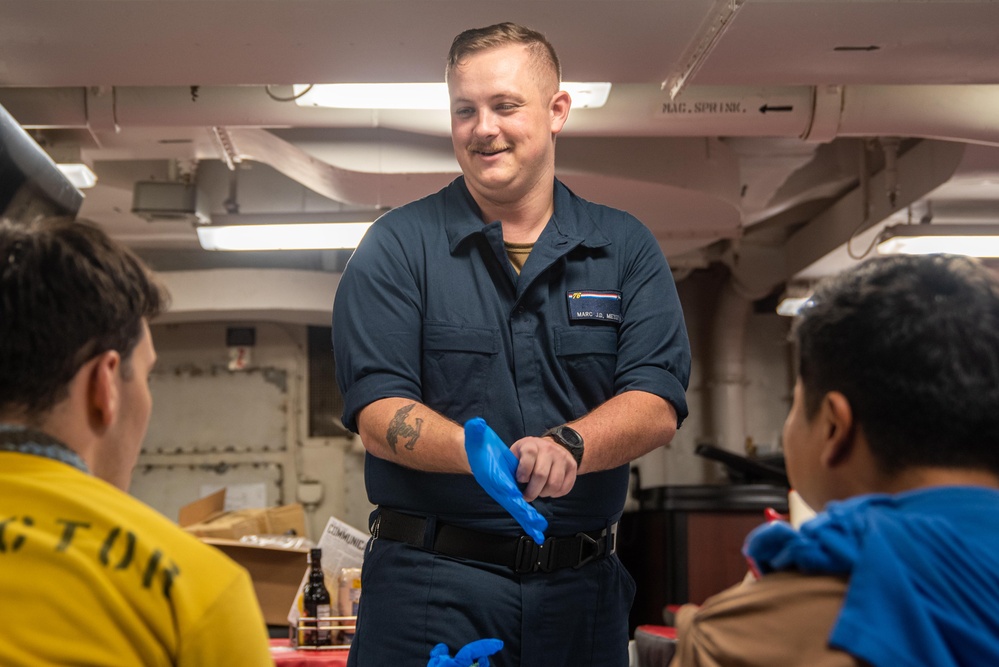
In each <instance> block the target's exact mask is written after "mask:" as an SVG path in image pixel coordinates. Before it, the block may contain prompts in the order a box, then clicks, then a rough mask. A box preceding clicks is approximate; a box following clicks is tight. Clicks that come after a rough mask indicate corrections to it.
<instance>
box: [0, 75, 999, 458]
mask: <svg viewBox="0 0 999 667" xmlns="http://www.w3.org/2000/svg"><path fill="white" fill-rule="evenodd" d="M109 103H110V106H109ZM0 104H2V105H3V106H5V107H6V108H7V109H8V110H9V111H10V112H11V113H12V114H13V115H14V116H15V118H17V119H18V121H19V122H20V123H21V124H22V125H24V126H26V127H43V128H53V127H78V128H87V129H89V130H91V132H94V133H96V134H97V135H99V134H100V133H101V132H106V131H108V130H109V129H112V128H116V127H170V126H175V127H176V126H180V127H197V126H204V127H214V126H219V127H225V128H227V129H228V130H229V132H230V134H231V135H232V136H233V137H234V140H235V145H236V147H237V151H238V152H239V153H240V154H241V155H243V156H245V157H246V158H247V159H252V160H257V161H260V162H264V163H267V164H270V165H271V166H273V167H274V168H276V169H278V170H279V171H283V172H284V173H286V175H288V176H290V177H292V178H294V179H295V180H298V181H299V182H302V183H303V184H304V185H306V186H307V187H310V188H311V189H314V190H316V191H317V192H320V193H322V194H327V195H328V196H330V197H331V198H334V199H339V200H341V201H348V202H351V203H358V204H366V205H386V204H388V205H391V204H392V203H394V202H390V201H386V200H385V198H384V197H383V196H382V194H381V193H383V192H387V191H393V192H398V193H402V194H401V195H400V196H402V199H404V200H409V199H411V198H414V195H415V194H423V193H425V192H428V191H430V190H431V189H433V188H432V187H428V186H429V183H424V182H423V178H424V177H426V178H431V179H433V178H435V177H437V178H439V177H440V175H432V174H425V175H420V176H421V178H419V179H414V176H413V175H412V174H385V173H363V172H355V171H349V170H345V169H339V168H336V167H333V166H332V165H328V164H326V163H323V162H320V161H319V160H316V159H315V158H312V157H311V156H308V155H307V154H306V153H305V152H304V151H301V149H299V148H297V147H295V146H293V145H292V144H289V143H288V142H285V141H283V140H282V139H279V138H277V137H274V136H273V135H270V134H269V133H266V132H264V131H263V130H259V129H249V128H266V127H281V126H311V127H386V128H392V129H398V130H404V131H410V132H417V133H424V134H431V135H446V134H447V116H446V114H441V113H440V112H433V111H421V112H412V111H373V110H332V109H304V108H300V107H297V106H295V105H294V104H287V103H285V104H282V103H278V102H275V101H273V100H271V99H269V98H268V97H267V96H266V95H264V94H263V92H262V89H261V87H259V86H257V87H252V86H246V87H219V88H203V89H201V90H200V91H199V95H198V96H197V101H194V100H192V96H191V94H190V91H189V90H188V89H185V88H141V87H135V88H127V87H126V88H116V89H113V90H112V91H110V95H109V91H108V90H107V89H86V90H82V89H78V88H77V89H70V88H56V89H28V88H6V89H0ZM997 112H999V85H925V86H909V85H906V86H869V85H846V86H835V85H821V86H794V87H759V88H757V87H696V86H693V87H689V88H687V89H685V90H684V92H683V94H682V95H680V96H679V97H678V98H677V99H676V100H669V99H668V97H667V96H666V95H665V94H664V93H662V92H661V91H659V90H655V91H654V92H653V91H651V90H650V87H649V86H644V85H636V84H626V85H615V86H614V89H613V91H612V94H611V98H610V100H609V101H608V104H607V106H606V107H605V108H604V109H602V110H587V111H586V112H585V113H579V114H577V115H576V116H574V118H573V122H572V123H571V124H570V126H569V127H568V128H567V130H566V132H565V134H570V135H571V134H575V135H598V136H604V137H613V136H636V137H640V136H645V137H649V136H663V137H667V136H687V137H718V136H729V137H754V136H755V137H783V138H798V139H803V140H805V141H808V142H815V143H823V142H829V141H832V140H833V139H835V138H837V137H884V136H892V137H911V138H924V139H938V140H945V141H952V142H963V143H975V144H985V145H994V146H999V124H996V123H995V122H994V119H995V116H996V113H997ZM417 181H418V182H417ZM687 186H688V187H689V184H687ZM414 190H418V191H419V192H418V193H414V192H413V191H414ZM363 199H366V200H365V201H361V200H363ZM750 303H751V301H750V300H749V298H747V297H746V296H744V295H741V294H739V293H738V292H737V291H736V290H735V289H734V287H733V285H731V284H730V285H729V286H727V287H726V289H725V291H724V292H723V293H722V294H721V297H720V301H719V304H718V308H717V312H716V314H715V323H716V324H715V332H716V333H715V336H714V339H713V340H712V348H713V349H712V358H713V359H714V360H715V362H714V364H715V365H714V367H713V368H712V369H711V373H710V375H711V383H712V385H711V401H712V404H713V412H714V415H715V418H714V420H713V421H714V423H715V425H716V426H715V429H714V430H715V437H716V438H717V440H718V443H717V444H718V445H719V446H722V447H725V448H727V449H730V450H732V451H736V452H741V453H744V452H742V450H743V448H744V442H745V433H746V425H745V405H744V397H743V392H744V386H745V372H744V345H745V342H744V333H745V327H746V322H747V318H748V316H749V313H750V311H751V309H750Z"/></svg>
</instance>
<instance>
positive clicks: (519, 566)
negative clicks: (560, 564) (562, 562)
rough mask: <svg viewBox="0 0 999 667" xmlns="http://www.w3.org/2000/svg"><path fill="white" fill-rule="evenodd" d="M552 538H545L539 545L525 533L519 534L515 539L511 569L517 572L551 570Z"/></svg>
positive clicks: (528, 572)
mask: <svg viewBox="0 0 999 667" xmlns="http://www.w3.org/2000/svg"><path fill="white" fill-rule="evenodd" d="M553 539H554V538H551V537H549V538H547V539H546V540H545V541H544V543H543V544H541V545H539V544H538V543H537V542H535V541H534V540H533V539H532V538H530V537H528V536H527V535H521V536H520V540H518V541H517V557H516V561H515V564H514V568H513V571H514V572H516V573H517V574H530V573H531V572H537V571H538V570H541V571H542V572H551V571H552V567H551V560H552V553H553V551H554V549H552V548H551V543H552V540H553Z"/></svg>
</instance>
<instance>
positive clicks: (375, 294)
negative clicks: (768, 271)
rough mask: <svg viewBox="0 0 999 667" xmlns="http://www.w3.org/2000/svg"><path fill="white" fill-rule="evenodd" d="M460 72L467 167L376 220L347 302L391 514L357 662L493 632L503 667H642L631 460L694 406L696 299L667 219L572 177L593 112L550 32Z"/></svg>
mask: <svg viewBox="0 0 999 667" xmlns="http://www.w3.org/2000/svg"><path fill="white" fill-rule="evenodd" d="M446 78H447V83H448V90H449V94H450V100H451V110H450V113H451V134H452V140H453V144H454V152H455V156H456V158H457V160H458V163H459V165H460V167H461V171H462V176H460V177H458V178H457V179H456V180H455V181H453V182H452V183H451V184H450V185H448V186H447V187H445V188H444V189H443V190H441V191H440V192H437V193H436V194H433V195H430V196H428V197H426V198H424V199H421V200H419V201H416V202H413V203H411V204H408V205H406V206H402V207H400V208H397V209H395V210H392V211H390V212H389V213H387V214H385V215H384V216H382V217H381V218H380V219H379V220H377V221H376V222H375V224H374V225H373V226H372V227H371V228H370V229H369V231H368V232H367V234H366V235H365V237H364V239H363V240H362V242H361V243H360V245H359V246H358V248H357V250H356V251H355V252H354V254H353V256H352V257H351V259H350V261H349V262H348V264H347V267H346V269H345V271H344V273H343V276H342V277H341V280H340V283H339V286H338V289H337V294H336V299H335V303H334V308H333V348H334V354H335V358H336V374H337V381H338V384H339V386H340V389H341V391H342V393H343V396H344V405H345V407H344V413H343V421H344V423H345V424H346V425H347V427H348V428H350V429H351V430H353V431H355V432H357V433H358V434H359V435H360V437H361V441H362V442H363V444H364V447H365V449H366V451H367V454H366V463H365V478H366V486H367V491H368V496H369V499H370V500H371V502H372V503H374V504H376V505H377V506H378V507H377V509H376V510H375V512H374V513H373V514H372V519H371V530H372V540H371V542H370V545H369V549H368V552H367V554H366V556H365V561H364V568H363V572H362V590H363V594H362V598H361V603H360V609H359V618H358V623H357V631H356V635H355V638H354V641H353V644H352V646H351V653H350V658H349V660H350V664H351V665H368V666H379V665H388V664H407V663H406V662H405V661H406V660H416V659H418V658H420V657H423V658H424V659H425V658H426V657H427V656H429V653H430V651H431V649H433V648H434V647H435V646H436V645H437V644H438V643H444V644H446V645H447V646H449V647H450V648H451V649H452V650H455V649H457V648H459V647H461V646H464V645H466V644H468V643H469V642H472V641H475V640H478V639H480V638H486V637H489V638H496V639H499V640H501V641H503V642H504V648H503V649H502V650H501V651H500V652H499V653H497V654H496V655H495V656H493V657H492V658H491V659H490V660H491V663H490V664H494V665H500V666H501V667H503V666H509V665H525V666H526V665H548V666H550V665H568V664H595V665H601V666H602V667H614V666H617V665H620V666H622V667H623V666H624V665H627V664H628V654H627V643H628V611H629V608H630V605H631V601H632V598H633V595H634V581H633V580H632V579H631V577H630V576H629V575H628V573H627V572H626V571H625V569H624V568H623V566H622V565H621V563H620V561H619V560H618V558H617V556H616V555H615V554H614V549H615V543H614V539H615V534H616V523H617V521H618V519H619V518H620V515H621V512H622V509H623V505H624V501H625V496H626V493H627V486H628V477H629V474H628V468H629V462H631V461H632V460H634V459H636V458H638V457H640V456H642V455H643V454H646V453H648V452H649V451H651V450H653V449H655V448H657V447H661V446H664V445H666V444H668V443H669V442H670V440H671V439H672V437H673V435H674V433H675V432H676V429H677V428H678V427H679V425H680V423H681V422H682V421H683V419H684V417H685V416H686V414H687V406H686V400H685V396H684V393H685V390H686V386H687V381H688V377H689V372H690V348H689V343H688V340H687V333H686V329H685V325H684V320H683V315H682V312H681V310H680V304H679V300H678V297H677V293H676V287H675V284H674V282H673V279H672V276H671V273H670V269H669V266H668V265H667V262H666V259H665V258H664V256H663V252H662V250H661V248H660V247H659V245H658V243H657V242H656V240H655V238H654V237H653V236H652V234H651V233H650V232H649V230H648V229H647V228H646V227H645V226H643V225H642V224H641V223H640V222H639V221H638V220H636V219H635V218H634V217H633V216H631V215H628V214H627V213H624V212H622V211H619V210H614V209H611V208H608V207H606V206H600V205H597V204H593V203H591V202H588V201H586V200H584V199H582V198H580V197H578V196H577V195H576V194H575V193H573V192H572V191H570V190H569V189H568V188H567V187H566V186H565V185H564V184H562V183H561V182H560V181H559V180H558V179H556V178H555V139H556V136H557V135H558V134H559V133H560V132H561V130H562V128H563V126H564V125H565V123H566V120H567V118H568V115H569V108H570V105H571V100H570V98H569V95H568V94H567V93H566V92H564V91H562V90H560V66H559V62H558V57H557V55H556V53H555V50H554V49H553V48H552V46H551V44H550V43H549V42H548V41H547V40H546V39H545V37H544V36H543V35H541V34H540V33H537V32H535V31H533V30H530V29H528V28H524V27H522V26H517V25H514V24H510V23H504V24H499V25H494V26H489V27H486V28H481V29H473V30H468V31H465V32H463V33H461V34H460V35H458V36H457V37H456V38H455V40H454V43H453V44H452V47H451V51H450V53H449V56H448V62H447V67H446ZM474 417H482V418H483V419H485V421H486V423H487V424H488V425H489V426H490V427H491V428H492V429H493V430H494V431H495V432H496V434H497V435H498V436H499V437H500V438H501V439H502V441H503V442H504V443H507V444H508V445H509V446H510V449H511V451H512V452H513V453H514V454H515V455H516V457H517V459H518V461H519V463H518V465H517V468H516V479H517V481H518V482H519V483H520V485H521V488H522V491H523V497H524V499H525V500H526V501H528V502H530V503H532V505H533V506H534V507H535V508H536V509H537V511H538V512H539V513H540V514H541V515H542V516H543V517H544V518H545V519H546V520H547V522H548V529H547V532H546V538H547V539H546V540H545V542H544V543H543V545H540V546H539V545H537V544H536V543H535V542H534V540H532V539H530V538H529V537H527V536H525V535H524V532H523V530H522V529H521V528H520V526H519V525H518V524H517V522H516V521H515V520H514V518H513V517H512V516H511V515H510V514H508V513H507V512H506V511H505V510H504V509H503V508H502V507H501V506H500V504H499V503H497V502H496V501H495V500H493V499H492V498H491V497H490V496H489V495H487V493H486V492H485V491H484V490H483V489H482V488H481V487H480V486H479V485H478V484H477V483H476V481H475V479H474V478H473V476H472V475H471V474H470V468H469V463H468V458H467V456H466V453H465V449H464V432H463V428H462V425H463V424H464V423H465V422H466V421H468V420H470V419H472V418H474ZM400 661H402V662H401V663H400ZM412 664H416V663H412Z"/></svg>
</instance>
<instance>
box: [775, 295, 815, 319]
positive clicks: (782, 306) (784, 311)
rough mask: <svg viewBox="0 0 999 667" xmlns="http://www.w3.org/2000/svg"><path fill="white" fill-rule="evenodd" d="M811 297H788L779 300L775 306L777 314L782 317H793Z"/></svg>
mask: <svg viewBox="0 0 999 667" xmlns="http://www.w3.org/2000/svg"><path fill="white" fill-rule="evenodd" d="M811 298H812V297H811V296H810V295H809V296H789V297H784V298H783V299H781V301H780V303H778V304H777V314H778V315H783V316H784V317H794V316H795V315H797V314H798V313H799V312H801V309H802V308H804V307H805V304H806V303H808V300H809V299H811Z"/></svg>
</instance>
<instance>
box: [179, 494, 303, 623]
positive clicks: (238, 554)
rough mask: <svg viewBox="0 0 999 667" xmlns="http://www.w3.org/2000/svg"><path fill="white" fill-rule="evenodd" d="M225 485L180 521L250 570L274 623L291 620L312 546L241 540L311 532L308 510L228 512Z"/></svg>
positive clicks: (186, 509) (193, 506)
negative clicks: (226, 509)
mask: <svg viewBox="0 0 999 667" xmlns="http://www.w3.org/2000/svg"><path fill="white" fill-rule="evenodd" d="M224 508H225V489H222V490H220V491H217V492H215V493H213V494H211V495H209V496H205V497H204V498H200V499H198V500H196V501H194V502H193V503H189V504H187V505H185V506H184V507H182V508H181V510H180V516H179V519H178V522H179V523H180V525H181V526H182V527H183V528H184V529H185V530H188V531H190V532H191V533H193V534H195V535H197V536H198V537H200V538H201V541H202V542H205V543H206V544H210V545H212V546H214V547H215V548H217V549H219V550H220V551H222V552H223V553H225V554H226V555H227V556H229V557H230V558H232V559H233V560H234V561H236V562H237V563H239V564H240V565H242V566H243V567H245V568H246V569H247V571H249V573H250V578H251V579H253V588H254V590H255V591H256V593H257V599H258V600H259V601H260V608H261V610H262V611H263V612H264V620H265V621H267V624H268V625H287V624H288V609H289V608H290V607H291V605H292V604H293V603H294V601H295V594H296V593H297V592H298V587H299V584H301V582H302V577H304V576H305V572H306V570H307V569H308V557H307V556H308V553H309V550H308V549H307V548H302V547H296V548H283V547H277V546H264V545H260V544H253V543H244V542H240V541H239V538H241V537H246V536H250V535H287V534H295V535H301V536H304V535H305V511H304V510H303V509H302V506H301V505H299V504H297V503H296V504H293V505H282V506H280V507H271V508H262V509H246V510H235V511H231V512H226V511H225V510H224Z"/></svg>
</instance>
